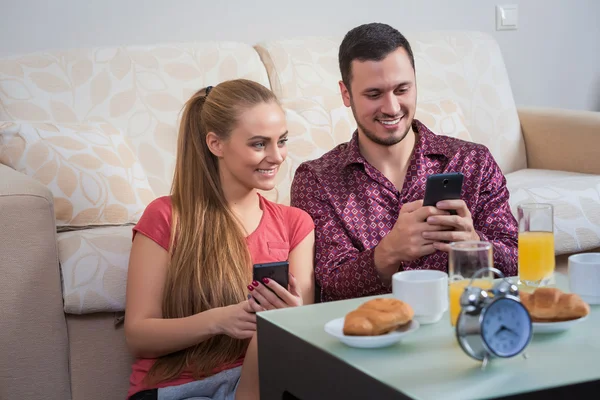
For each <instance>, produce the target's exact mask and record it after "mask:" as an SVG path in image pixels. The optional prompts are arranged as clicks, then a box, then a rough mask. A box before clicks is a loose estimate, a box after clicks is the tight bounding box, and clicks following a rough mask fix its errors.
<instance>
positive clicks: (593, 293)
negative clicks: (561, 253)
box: [569, 253, 600, 304]
mask: <svg viewBox="0 0 600 400" xmlns="http://www.w3.org/2000/svg"><path fill="white" fill-rule="evenodd" d="M569 289H570V291H571V293H576V294H578V295H579V297H581V299H582V300H583V301H585V302H586V303H588V304H600V253H581V254H574V255H572V256H569Z"/></svg>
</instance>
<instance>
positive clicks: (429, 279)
mask: <svg viewBox="0 0 600 400" xmlns="http://www.w3.org/2000/svg"><path fill="white" fill-rule="evenodd" d="M392 293H393V295H394V297H395V298H397V299H398V300H402V301H403V302H405V303H408V304H409V305H410V306H411V307H412V308H413V310H414V311H415V317H414V318H415V319H416V320H417V321H418V322H419V323H420V324H433V323H436V322H438V321H439V320H440V319H441V318H442V315H443V314H444V312H446V310H448V274H447V273H445V272H443V271H436V270H412V271H401V272H396V273H395V274H394V275H393V276H392Z"/></svg>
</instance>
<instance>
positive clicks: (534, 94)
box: [0, 0, 600, 111]
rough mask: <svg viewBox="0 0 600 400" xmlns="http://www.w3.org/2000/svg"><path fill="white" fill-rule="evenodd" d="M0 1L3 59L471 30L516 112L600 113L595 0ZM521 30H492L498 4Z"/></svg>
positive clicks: (599, 4) (599, 6)
mask: <svg viewBox="0 0 600 400" xmlns="http://www.w3.org/2000/svg"><path fill="white" fill-rule="evenodd" d="M352 2H353V1H352V0H297V1H293V2H292V1H288V0H170V1H169V0H88V1H79V0H53V1H51V2H50V1H47V0H0V16H1V18H0V21H1V22H0V56H3V55H11V54H21V53H27V52H31V51H37V50H44V49H50V48H72V47H84V46H105V45H120V44H149V43H154V42H172V41H185V40H237V41H245V42H248V43H255V42H257V41H260V40H264V39H274V38H286V37H293V36H304V35H311V36H313V35H340V36H341V35H343V34H344V33H345V32H346V31H347V30H348V29H350V28H352V27H354V26H356V25H358V24H361V23H364V22H372V21H380V22H386V23H389V24H391V25H393V26H395V27H396V28H398V29H399V30H400V31H401V32H409V31H420V30H431V29H469V30H480V31H485V32H489V33H491V34H492V35H493V36H494V37H495V38H496V39H497V40H498V42H499V44H500V47H501V48H502V51H503V54H504V57H505V62H506V66H507V69H508V73H509V76H510V79H511V82H512V88H513V91H514V95H515V100H516V102H517V104H518V105H539V106H553V107H565V108H572V109H587V110H598V111H600V25H599V24H597V22H596V20H597V18H598V16H600V1H597V0H505V1H504V0H503V1H491V0H452V1H448V0H366V1H362V2H360V3H358V2H357V3H356V4H357V5H354V6H351V5H350V3H352ZM505 2H506V3H509V4H518V5H519V29H518V30H516V31H496V30H495V5H496V4H497V3H500V4H505Z"/></svg>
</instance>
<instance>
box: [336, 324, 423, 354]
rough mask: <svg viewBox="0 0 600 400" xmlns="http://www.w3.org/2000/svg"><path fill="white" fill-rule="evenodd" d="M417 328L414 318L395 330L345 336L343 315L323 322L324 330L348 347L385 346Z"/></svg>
mask: <svg viewBox="0 0 600 400" xmlns="http://www.w3.org/2000/svg"><path fill="white" fill-rule="evenodd" d="M417 329H419V323H418V322H417V321H415V320H414V319H413V320H412V321H411V323H410V324H408V325H406V326H403V327H401V328H399V329H397V330H395V331H392V332H390V333H386V334H385V335H378V336H347V335H344V317H342V318H336V319H333V320H331V321H329V322H328V323H326V324H325V332H327V333H328V334H330V335H331V336H333V337H335V338H337V339H339V340H340V341H342V342H343V343H345V344H347V345H348V346H350V347H359V348H364V349H374V348H377V347H386V346H390V345H392V344H394V343H397V342H399V341H400V340H401V339H402V338H403V337H404V336H406V335H408V334H409V333H411V332H414V331H416V330H417Z"/></svg>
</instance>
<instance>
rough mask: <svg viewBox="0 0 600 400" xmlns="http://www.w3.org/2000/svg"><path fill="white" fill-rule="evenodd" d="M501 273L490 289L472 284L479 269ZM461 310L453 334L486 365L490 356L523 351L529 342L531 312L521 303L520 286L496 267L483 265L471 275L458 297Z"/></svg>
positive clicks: (501, 356) (515, 353)
mask: <svg viewBox="0 0 600 400" xmlns="http://www.w3.org/2000/svg"><path fill="white" fill-rule="evenodd" d="M489 271H492V272H494V273H496V274H497V275H499V276H501V277H502V280H500V281H498V282H497V283H496V284H495V285H494V286H493V287H492V289H490V290H486V289H481V288H479V287H475V286H471V284H472V283H473V279H474V278H475V277H476V276H478V275H479V274H480V273H482V272H489ZM460 306H461V311H460V313H459V315H458V320H457V322H456V338H457V340H458V343H459V344H460V347H461V348H462V349H463V351H464V352H465V353H466V354H467V355H469V356H470V357H472V358H474V359H476V360H478V361H482V362H483V364H482V368H485V366H486V365H487V363H488V361H489V360H490V359H492V358H510V357H514V356H517V355H519V354H521V353H523V357H525V358H527V355H526V353H524V350H525V349H526V348H527V346H528V345H529V343H530V342H531V338H532V336H533V328H532V324H531V316H530V315H529V312H528V311H527V309H526V308H525V306H523V304H522V303H521V300H520V298H519V289H518V288H517V286H516V285H515V284H513V283H511V282H510V281H509V280H507V279H506V278H505V277H504V275H503V274H502V272H500V271H499V270H497V269H496V268H482V269H480V270H478V271H477V272H476V273H475V275H473V277H472V278H471V282H470V283H469V285H468V286H467V287H466V288H465V291H464V292H463V294H462V295H461V297H460Z"/></svg>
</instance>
